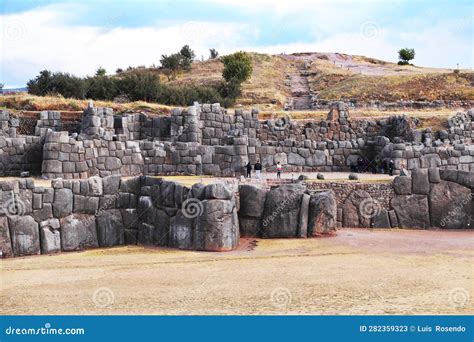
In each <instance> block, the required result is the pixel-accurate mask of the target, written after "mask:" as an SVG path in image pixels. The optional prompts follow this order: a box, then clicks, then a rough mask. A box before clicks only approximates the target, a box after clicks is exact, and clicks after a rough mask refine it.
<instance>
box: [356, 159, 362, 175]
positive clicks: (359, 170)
mask: <svg viewBox="0 0 474 342" xmlns="http://www.w3.org/2000/svg"><path fill="white" fill-rule="evenodd" d="M363 170H364V161H363V160H362V158H361V157H359V158H358V159H357V171H356V172H361V173H362V172H363Z"/></svg>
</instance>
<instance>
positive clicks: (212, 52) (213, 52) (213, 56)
mask: <svg viewBox="0 0 474 342" xmlns="http://www.w3.org/2000/svg"><path fill="white" fill-rule="evenodd" d="M218 56H219V52H217V50H216V49H209V59H216V58H217V57H218Z"/></svg>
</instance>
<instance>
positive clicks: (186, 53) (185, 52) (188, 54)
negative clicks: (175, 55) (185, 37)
mask: <svg viewBox="0 0 474 342" xmlns="http://www.w3.org/2000/svg"><path fill="white" fill-rule="evenodd" d="M179 54H180V55H181V56H183V58H185V59H187V60H189V61H192V60H193V59H194V58H195V57H196V55H195V53H194V51H193V50H192V49H191V48H190V47H189V45H185V46H183V47H182V48H181V50H179Z"/></svg>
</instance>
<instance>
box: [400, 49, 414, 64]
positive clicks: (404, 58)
mask: <svg viewBox="0 0 474 342" xmlns="http://www.w3.org/2000/svg"><path fill="white" fill-rule="evenodd" d="M414 58H415V49H409V48H404V49H400V51H398V59H399V60H400V61H399V62H398V64H399V65H408V64H410V61H411V60H412V59H414Z"/></svg>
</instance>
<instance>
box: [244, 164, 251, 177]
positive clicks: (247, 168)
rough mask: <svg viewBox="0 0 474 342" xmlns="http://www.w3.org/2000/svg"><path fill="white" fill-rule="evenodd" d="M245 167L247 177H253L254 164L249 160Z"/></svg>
mask: <svg viewBox="0 0 474 342" xmlns="http://www.w3.org/2000/svg"><path fill="white" fill-rule="evenodd" d="M245 168H246V170H247V178H252V164H250V162H248V163H247V165H246V166H245Z"/></svg>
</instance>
